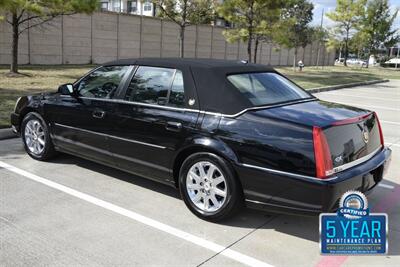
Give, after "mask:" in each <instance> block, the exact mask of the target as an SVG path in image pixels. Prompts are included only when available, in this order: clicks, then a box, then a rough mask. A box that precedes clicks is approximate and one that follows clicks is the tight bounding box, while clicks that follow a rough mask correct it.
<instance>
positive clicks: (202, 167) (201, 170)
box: [197, 162, 206, 178]
mask: <svg viewBox="0 0 400 267" xmlns="http://www.w3.org/2000/svg"><path fill="white" fill-rule="evenodd" d="M197 168H198V169H199V172H200V177H201V178H204V177H205V176H206V172H205V170H204V164H203V163H202V162H199V163H198V165H197Z"/></svg>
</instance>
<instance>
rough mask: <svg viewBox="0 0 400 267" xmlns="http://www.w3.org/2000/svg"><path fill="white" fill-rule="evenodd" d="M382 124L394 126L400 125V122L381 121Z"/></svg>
mask: <svg viewBox="0 0 400 267" xmlns="http://www.w3.org/2000/svg"><path fill="white" fill-rule="evenodd" d="M379 121H380V122H381V123H387V124H394V125H400V122H394V121H383V120H379Z"/></svg>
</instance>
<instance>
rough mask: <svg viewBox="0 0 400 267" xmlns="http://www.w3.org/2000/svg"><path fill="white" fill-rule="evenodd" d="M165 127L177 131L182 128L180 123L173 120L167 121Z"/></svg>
mask: <svg viewBox="0 0 400 267" xmlns="http://www.w3.org/2000/svg"><path fill="white" fill-rule="evenodd" d="M165 129H167V130H168V131H174V132H179V131H180V130H182V123H180V122H175V121H167V124H166V125H165Z"/></svg>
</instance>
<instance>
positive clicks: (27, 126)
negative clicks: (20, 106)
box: [21, 112, 55, 160]
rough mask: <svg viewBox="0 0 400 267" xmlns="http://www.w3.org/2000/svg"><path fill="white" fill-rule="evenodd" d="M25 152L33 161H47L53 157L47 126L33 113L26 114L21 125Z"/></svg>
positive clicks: (53, 152) (52, 147) (53, 151)
mask: <svg viewBox="0 0 400 267" xmlns="http://www.w3.org/2000/svg"><path fill="white" fill-rule="evenodd" d="M21 134H22V141H23V142H24V148H25V151H26V152H27V153H28V155H29V156H31V157H32V158H34V159H37V160H48V159H50V158H51V157H53V156H54V155H55V150H54V146H53V143H52V141H51V138H50V134H49V130H48V126H47V124H46V123H45V121H44V120H43V118H42V117H41V116H40V115H39V114H38V113H35V112H31V113H28V114H27V115H26V116H25V117H24V120H23V121H22V124H21Z"/></svg>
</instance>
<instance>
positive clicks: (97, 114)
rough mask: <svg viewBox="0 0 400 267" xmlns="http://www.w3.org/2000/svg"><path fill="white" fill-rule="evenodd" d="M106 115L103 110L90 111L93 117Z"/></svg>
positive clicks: (97, 117) (100, 117) (98, 117)
mask: <svg viewBox="0 0 400 267" xmlns="http://www.w3.org/2000/svg"><path fill="white" fill-rule="evenodd" d="M105 115H106V112H105V111H103V110H95V111H93V113H92V116H93V118H96V119H102V118H104V116H105Z"/></svg>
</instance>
